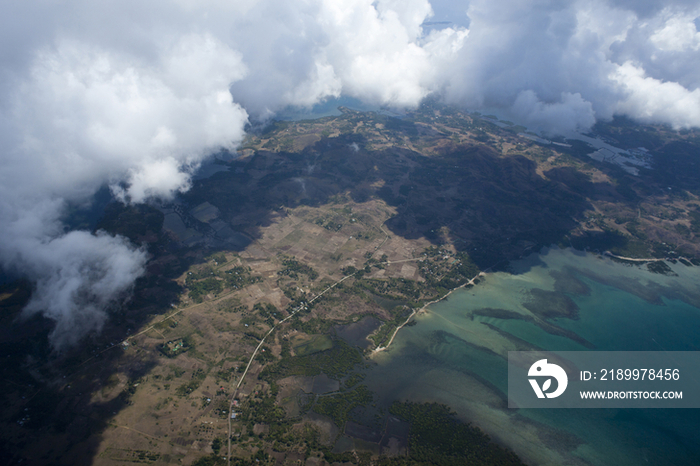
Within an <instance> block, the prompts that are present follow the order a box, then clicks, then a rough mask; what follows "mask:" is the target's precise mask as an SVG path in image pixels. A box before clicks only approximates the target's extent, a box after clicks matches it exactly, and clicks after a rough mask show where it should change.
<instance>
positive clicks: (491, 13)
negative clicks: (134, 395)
mask: <svg viewBox="0 0 700 466" xmlns="http://www.w3.org/2000/svg"><path fill="white" fill-rule="evenodd" d="M6 10H7V11H6V14H4V15H3V16H2V18H0V37H1V38H2V43H3V44H5V45H4V46H3V47H2V48H0V78H1V79H0V83H2V84H0V141H1V142H2V145H1V146H0V147H2V149H1V150H2V152H1V154H0V157H1V158H2V159H1V162H2V163H0V234H1V235H2V238H3V241H2V242H0V262H1V263H2V265H3V266H4V267H5V268H12V269H14V270H19V271H22V272H23V273H25V274H26V275H28V276H29V277H30V278H32V279H33V280H34V282H35V283H36V292H35V294H34V298H33V301H32V303H31V304H30V306H29V307H28V308H27V312H28V313H33V312H42V313H44V314H45V315H47V316H49V317H50V318H52V319H54V320H56V322H57V325H56V331H55V333H54V334H53V336H52V338H53V341H54V344H55V345H56V346H60V345H61V344H63V342H65V343H66V344H70V343H74V342H75V341H77V339H79V338H80V335H82V334H83V333H80V332H76V333H75V335H77V336H71V337H68V336H67V334H66V333H65V332H64V330H63V329H66V328H69V327H73V328H83V329H85V331H94V330H97V329H99V327H100V325H101V324H102V322H103V321H104V318H105V315H106V314H105V309H107V308H109V307H110V306H111V305H113V304H114V303H118V302H120V300H121V299H123V297H124V293H126V292H127V291H128V289H129V286H130V284H131V283H132V282H133V280H134V278H135V277H136V276H138V275H139V274H140V273H142V270H143V263H144V260H145V259H144V257H145V256H144V254H145V253H144V252H143V251H141V250H140V249H137V248H134V247H133V246H131V245H129V244H128V243H127V242H126V241H124V240H123V239H120V238H111V237H108V236H104V235H91V234H88V233H85V232H72V233H68V234H65V233H64V232H63V230H64V229H63V226H62V225H61V223H60V220H59V219H60V214H61V211H62V208H63V206H64V205H65V202H66V201H72V202H75V201H85V200H86V199H89V198H90V196H91V195H92V194H93V193H94V192H95V190H96V189H98V188H99V187H100V186H103V185H105V184H107V185H109V186H110V187H111V189H112V192H113V194H114V195H115V196H116V197H117V198H118V199H121V200H122V201H124V202H143V201H146V200H147V199H149V198H152V197H160V198H168V197H171V196H173V195H175V194H176V193H178V192H182V191H184V190H187V189H188V188H189V186H190V177H191V173H192V172H193V170H195V169H196V167H197V166H198V165H199V163H200V162H201V161H202V160H203V159H204V158H206V157H207V156H208V154H210V153H211V152H212V151H216V150H218V149H219V148H221V147H226V148H235V146H236V144H238V143H239V142H240V141H241V140H242V138H243V137H244V130H243V128H244V127H245V125H246V124H247V122H248V120H249V118H250V119H256V120H264V119H266V118H269V117H271V116H273V115H274V114H275V112H277V111H279V110H281V109H283V108H284V107H286V106H289V105H298V106H306V107H310V106H312V105H314V104H316V103H319V102H321V101H323V100H324V99H328V98H331V97H338V96H341V95H347V96H352V97H356V98H358V99H361V100H363V101H365V102H368V103H370V102H371V103H375V104H379V105H388V106H394V107H415V106H417V105H419V104H420V102H421V100H422V99H424V98H425V97H426V96H428V95H435V96H439V97H441V98H443V99H445V100H446V101H447V102H450V103H454V104H458V105H462V106H464V107H467V108H470V109H475V110H476V109H481V108H486V109H496V110H498V111H500V112H501V113H502V114H504V115H507V116H509V117H512V119H516V120H518V121H519V122H522V123H525V124H526V125H528V126H531V127H532V128H536V129H540V130H543V131H546V132H549V133H561V134H566V133H568V132H571V131H576V130H585V129H588V128H589V127H590V126H591V125H592V124H593V123H594V122H595V120H596V119H600V118H604V119H605V118H611V117H612V116H613V115H614V114H616V113H624V114H627V115H629V116H631V117H633V118H637V119H641V120H644V121H650V122H662V123H668V124H671V125H673V126H674V127H677V128H681V127H687V126H698V125H700V116H699V115H698V108H700V107H699V106H698V103H699V101H700V96H699V95H698V92H700V91H698V88H699V87H700V70H699V69H698V68H699V67H700V33H699V32H698V24H699V23H700V21H699V20H698V18H699V17H700V7H698V6H697V2H696V1H691V0H664V1H662V2H659V1H651V0H649V1H646V0H643V1H639V0H635V1H632V0H586V1H583V0H565V1H554V0H518V1H516V0H500V1H498V2H494V1H489V0H470V1H467V2H458V1H456V0H433V1H432V2H430V1H428V0H400V1H399V0H346V1H343V2H338V1H336V0H288V1H284V2H282V1H279V0H234V1H231V0H197V1H194V0H153V1H150V2H141V1H136V0H121V1H120V2H116V1H111V0H109V1H105V2H93V1H89V0H73V1H70V2H61V3H57V2H52V1H48V0H36V1H33V2H11V5H9V6H8V8H7V9H6ZM435 12H436V13H435ZM431 20H434V21H442V22H444V21H447V22H451V23H450V24H442V25H441V26H439V27H438V26H435V25H433V26H431V27H425V23H426V21H431ZM81 245H83V247H80V246H81ZM108 285H109V286H108Z"/></svg>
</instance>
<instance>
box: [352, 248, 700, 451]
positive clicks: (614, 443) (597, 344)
mask: <svg viewBox="0 0 700 466" xmlns="http://www.w3.org/2000/svg"><path fill="white" fill-rule="evenodd" d="M669 265H670V266H671V267H672V269H673V270H674V272H675V273H676V276H663V275H656V274H652V273H650V272H649V271H648V270H646V269H645V268H644V267H643V266H642V267H637V266H635V267H630V266H625V265H621V264H618V263H614V262H612V261H610V260H608V259H605V258H601V257H599V256H595V255H589V254H582V253H580V252H575V251H572V250H559V249H552V250H544V251H542V253H541V254H539V255H533V256H530V257H529V258H526V259H524V260H523V261H519V262H517V263H514V264H513V273H512V274H507V273H496V274H490V275H488V276H487V277H486V279H485V280H484V282H483V283H482V284H480V285H478V286H476V287H475V288H473V289H470V290H458V291H457V292H455V293H453V294H452V295H451V296H450V297H449V299H448V300H446V301H442V302H440V303H437V304H435V305H433V306H431V307H430V308H429V309H428V312H426V313H423V314H420V315H419V316H417V318H416V320H417V322H418V324H417V325H415V326H413V327H406V328H404V329H402V330H401V332H400V333H399V335H397V338H396V339H395V341H394V344H393V345H392V346H391V347H390V348H389V350H387V351H385V352H382V353H379V354H378V355H376V356H375V358H374V360H375V362H376V363H377V366H376V367H375V368H374V369H372V370H371V371H370V373H369V374H368V377H367V379H366V382H367V383H368V384H369V385H370V388H372V389H373V390H375V391H376V392H377V393H378V395H379V398H380V401H381V402H382V403H384V404H390V403H391V401H392V400H395V399H411V400H414V401H438V402H442V403H446V404H448V405H450V406H451V407H452V408H453V409H454V410H455V411H457V413H458V415H459V416H460V417H462V418H463V419H464V420H468V421H471V422H473V423H474V424H476V425H479V426H480V427H482V428H483V429H484V430H485V431H486V432H488V433H489V434H490V435H491V436H492V437H493V438H494V439H496V440H497V441H499V442H502V443H504V444H506V445H509V446H510V447H512V448H513V449H514V450H515V451H516V453H518V454H519V455H520V456H521V457H522V458H523V459H524V460H525V461H526V462H527V463H529V464H552V465H554V464H592V465H640V464H652V465H686V464H687V465H697V464H700V411H696V410H674V409H649V410H641V409H630V410H619V409H605V410H603V409H597V410H593V409H578V410H561V409H550V410H546V409H541V410H535V409H528V410H526V409H520V410H512V409H508V408H507V403H506V388H507V364H506V358H507V352H508V351H512V350H524V349H535V348H542V349H547V350H577V351H581V350H586V349H593V350H608V351H610V350H645V351H680V350H684V351H688V350H690V351H696V350H698V348H700V309H698V307H697V306H698V303H700V268H697V267H686V266H683V265H681V264H669ZM556 277H560V278H556ZM561 277H564V278H563V279H562V278H561ZM533 289H540V290H545V291H547V292H553V291H555V290H558V291H559V293H560V296H561V295H565V296H566V297H568V298H569V299H570V300H571V301H573V303H575V304H576V305H577V306H578V316H577V318H573V319H572V318H566V317H559V318H550V319H546V321H547V322H548V323H549V324H553V325H556V326H557V327H559V329H561V330H562V331H561V332H558V331H557V332H553V331H552V330H551V328H548V329H549V331H545V330H546V328H547V327H546V325H544V326H543V325H539V326H538V325H536V324H535V323H534V322H536V321H537V319H536V316H535V315H534V314H532V312H531V309H533V308H535V309H536V308H537V306H534V307H533V306H532V305H530V306H529V307H528V306H526V305H525V304H526V303H527V302H528V301H530V302H531V303H532V299H533V298H532V296H533V294H532V293H531V291H532V290H533ZM547 296H549V295H547ZM537 304H542V303H541V302H539V303H537ZM485 309H499V310H505V311H508V312H510V316H511V317H512V316H520V318H509V319H504V318H499V317H494V316H495V315H498V316H500V317H503V315H504V313H503V312H501V313H498V312H490V313H489V312H486V311H484V310H485ZM482 314H490V315H482ZM567 331H568V332H570V333H568V334H567V333H566V332H567ZM554 333H557V334H554ZM573 334H575V335H573ZM574 340H576V341H574ZM582 342H583V343H582ZM586 342H587V343H586ZM584 343H586V344H587V345H588V348H586V347H585V346H584Z"/></svg>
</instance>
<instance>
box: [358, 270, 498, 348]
mask: <svg viewBox="0 0 700 466" xmlns="http://www.w3.org/2000/svg"><path fill="white" fill-rule="evenodd" d="M484 276H486V272H479V273H478V274H476V275H475V276H474V277H472V278H471V279H470V280H469V281H467V282H465V283H463V284H462V285H459V286H458V287H456V288H452V289H451V290H450V291H448V292H447V293H446V294H445V295H444V296H441V297H439V298H437V299H434V300H432V301H430V302H427V303H425V304H424V305H423V306H421V308H420V309H414V310H413V312H411V315H409V316H408V318H406V321H405V322H404V323H403V324H401V325H399V326H398V327H396V329H395V330H394V333H393V334H392V335H391V338H390V339H389V342H388V343H387V344H386V346H377V347H376V348H374V349H373V350H372V352H371V353H370V354H369V358H372V357H374V356H375V355H376V354H379V353H381V352H382V351H385V350H386V349H388V348H389V347H390V346H391V344H392V343H393V341H394V338H395V337H396V335H397V334H398V333H399V330H401V329H402V328H403V327H404V326H405V325H406V324H408V323H409V322H410V321H411V319H412V318H413V317H414V316H416V315H418V314H420V313H421V312H425V311H426V309H427V308H428V306H431V305H433V304H435V303H439V302H440V301H442V300H444V299H447V298H448V297H449V296H450V295H451V294H452V293H454V292H455V291H457V290H459V289H461V288H464V287H465V286H467V285H472V286H474V280H476V279H477V278H479V277H484Z"/></svg>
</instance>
